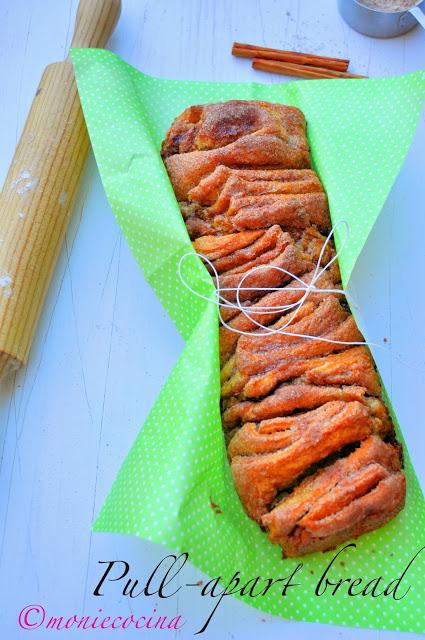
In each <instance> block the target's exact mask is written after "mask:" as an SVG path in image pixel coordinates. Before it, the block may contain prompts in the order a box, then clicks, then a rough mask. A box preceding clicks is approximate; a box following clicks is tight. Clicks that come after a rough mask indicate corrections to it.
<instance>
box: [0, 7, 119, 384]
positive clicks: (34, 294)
mask: <svg viewBox="0 0 425 640" xmlns="http://www.w3.org/2000/svg"><path fill="white" fill-rule="evenodd" d="M120 10H121V2H120V0H80V4H79V7H78V11H77V18H76V21H75V29H74V36H73V39H72V44H71V46H72V47H104V46H105V45H106V43H107V41H108V39H109V37H110V35H111V33H112V31H113V29H114V27H115V24H116V23H117V20H118V17H119V14H120ZM88 150H89V139H88V135H87V131H86V127H85V123H84V118H83V114H82V111H81V107H80V103H79V99H78V92H77V87H76V84H75V79H74V73H73V70H72V66H71V63H70V61H69V60H68V59H67V60H64V61H63V62H57V63H54V64H51V65H49V66H48V67H47V68H46V69H45V71H44V73H43V76H42V78H41V80H40V84H39V87H38V89H37V91H36V95H35V98H34V100H33V103H32V106H31V110H30V113H29V115H28V118H27V121H26V124H25V127H24V131H23V133H22V135H21V138H20V141H19V144H18V146H17V149H16V151H15V155H14V157H13V160H12V163H11V165H10V168H9V172H8V174H7V177H6V181H5V184H4V187H3V191H2V193H1V196H0V377H2V376H3V375H4V374H6V373H7V372H9V371H11V370H14V369H16V368H18V367H19V366H20V365H22V364H24V363H25V362H26V361H27V358H28V353H29V350H30V347H31V342H32V338H33V335H34V331H35V328H36V325H37V321H38V318H39V316H40V313H41V309H42V306H43V302H44V299H45V296H46V292H47V289H48V286H49V283H50V279H51V276H52V273H53V270H54V267H55V264H56V261H57V257H58V255H59V251H60V249H61V246H62V242H63V239H64V237H65V233H66V229H67V227H68V222H69V217H70V214H71V212H72V207H73V204H74V201H75V197H76V194H77V189H78V185H79V181H80V178H81V175H82V172H83V170H84V166H85V161H86V158H87V154H88Z"/></svg>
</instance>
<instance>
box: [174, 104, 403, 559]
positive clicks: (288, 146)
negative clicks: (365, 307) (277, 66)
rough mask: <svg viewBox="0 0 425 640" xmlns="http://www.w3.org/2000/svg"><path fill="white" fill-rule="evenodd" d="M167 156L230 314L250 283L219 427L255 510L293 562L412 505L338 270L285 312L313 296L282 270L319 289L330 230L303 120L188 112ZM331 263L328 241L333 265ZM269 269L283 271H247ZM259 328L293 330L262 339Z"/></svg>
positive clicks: (233, 335)
mask: <svg viewBox="0 0 425 640" xmlns="http://www.w3.org/2000/svg"><path fill="white" fill-rule="evenodd" d="M162 157H163V159H164V162H165V166H166V168H167V171H168V174H169V176H170V179H171V182H172V185H173V188H174V192H175V194H176V197H177V200H178V201H179V206H180V209H181V211H182V214H183V217H184V219H185V223H186V227H187V230H188V232H189V235H190V237H191V239H192V241H193V246H194V248H195V250H196V251H197V252H198V253H201V254H203V255H205V256H206V257H208V258H209V260H210V262H211V263H212V264H213V265H214V268H215V270H216V273H217V274H218V280H219V284H220V287H221V288H223V289H226V290H227V291H226V298H227V299H228V300H229V301H230V302H234V301H235V300H236V297H235V296H236V294H235V292H234V291H228V289H232V288H235V287H237V286H238V284H240V282H241V279H242V278H245V280H244V290H241V291H240V300H241V301H243V302H244V305H245V306H248V307H249V317H247V315H245V314H243V313H241V312H240V311H239V310H238V309H237V308H230V307H226V308H224V309H222V317H223V320H224V321H225V323H226V325H227V326H221V327H220V360H221V367H222V368H221V377H222V387H221V389H222V392H221V395H222V422H223V428H224V430H225V433H226V438H227V443H228V455H229V460H230V464H231V469H232V474H233V478H234V482H235V486H236V489H237V491H238V494H239V496H240V499H241V501H242V504H243V506H244V509H245V511H246V512H247V514H248V515H249V516H250V517H251V518H253V519H254V520H256V521H257V522H258V523H259V524H260V526H262V527H263V528H264V529H265V530H266V531H267V533H268V535H269V538H270V540H271V541H272V542H274V543H277V544H279V545H281V547H282V549H283V553H284V555H286V556H300V555H303V554H306V553H310V552H313V551H319V550H327V549H331V548H333V547H334V546H336V545H338V544H340V543H342V542H344V541H346V540H348V539H350V538H352V537H355V536H358V535H360V534H362V533H365V532H367V531H371V530H372V529H376V528H377V527H380V526H381V525H383V524H385V523H386V522H388V520H390V519H391V518H393V517H394V516H395V515H396V514H397V513H398V512H399V511H400V510H401V509H402V508H403V505H404V500H405V476H404V474H403V472H402V470H401V467H402V451H401V446H400V445H399V444H398V443H397V442H396V440H395V436H394V430H393V425H392V423H391V419H390V416H389V414H388V410H387V408H386V406H385V404H384V402H383V400H382V397H381V388H380V383H379V379H378V376H377V373H376V369H375V365H374V362H373V360H372V357H371V354H370V352H369V350H368V348H367V347H366V346H363V345H358V344H350V343H352V342H354V343H358V342H362V341H363V338H362V335H361V333H360V332H359V330H358V328H357V326H356V323H355V320H354V318H353V316H352V315H351V313H350V311H349V309H348V307H347V305H346V302H345V300H344V299H343V298H341V296H340V294H337V293H329V290H332V289H338V288H340V287H341V284H340V274H339V270H338V266H337V263H336V261H335V262H334V263H333V264H332V266H331V267H330V268H329V269H328V270H327V271H326V272H324V273H323V274H322V275H321V277H320V278H319V280H318V281H316V283H315V286H316V287H317V288H318V289H319V290H318V291H314V292H313V293H311V294H310V295H309V296H308V299H307V301H306V302H305V303H304V304H303V305H302V306H301V307H300V308H299V310H298V311H297V312H296V313H295V311H291V310H289V309H286V312H285V311H284V310H283V307H285V308H286V307H287V305H291V304H292V305H293V304H295V303H296V302H298V301H299V300H300V299H301V298H302V296H303V294H304V290H303V289H301V287H300V285H299V283H298V281H297V280H296V279H291V277H290V276H289V275H288V274H286V273H285V271H287V272H290V273H291V274H292V275H293V276H296V277H299V278H302V280H303V281H304V282H305V283H309V282H311V280H312V278H313V277H314V270H315V267H316V264H317V261H318V259H319V256H320V252H321V249H322V247H323V244H324V242H325V239H326V236H327V234H328V233H329V231H330V226H331V223H330V217H329V210H328V203H327V198H326V194H325V192H324V190H323V187H322V184H321V182H320V180H319V178H318V176H317V174H316V173H315V172H314V171H313V170H312V169H311V168H310V157H309V148H308V142H307V137H306V123H305V119H304V116H303V114H302V113H301V111H300V110H299V109H296V108H295V107H288V106H283V105H280V104H271V103H267V102H254V101H238V100H233V101H230V102H224V103H218V104H210V105H197V106H193V107H189V108H188V109H186V110H185V111H184V112H183V113H182V114H181V115H180V116H179V117H178V118H176V120H175V121H174V123H173V125H172V126H171V128H170V129H169V131H168V133H167V136H166V138H165V140H164V142H163V144H162ZM334 255H335V249H334V246H333V244H332V242H330V243H329V244H328V246H327V247H326V249H325V251H324V254H323V257H322V265H323V264H326V263H327V262H329V260H330V259H331V258H332V257H333V256H334ZM259 265H272V266H276V267H280V268H281V269H283V271H279V270H277V269H256V270H254V271H253V272H252V273H249V274H248V273H247V272H248V271H250V270H251V269H253V268H254V267H257V266H259ZM265 288H267V289H272V290H271V291H268V292H267V291H266V292H265V291H264V289H265ZM261 289H262V290H261ZM320 289H323V290H324V291H323V293H322V292H321V291H320ZM271 308H275V310H274V309H273V310H271ZM255 321H256V322H259V323H262V324H263V325H268V326H270V327H273V328H276V329H278V328H279V327H281V326H283V325H286V324H287V323H288V321H289V325H288V326H287V327H286V329H285V331H286V332H287V333H286V334H282V333H272V334H266V335H265V334H264V331H261V330H259V329H258V325H256V324H255ZM238 332H245V333H244V335H242V334H241V333H238ZM246 334H248V335H246ZM291 334H293V335H291ZM303 335H309V336H315V337H317V338H326V339H328V340H334V341H336V342H326V341H324V340H311V339H306V338H304V337H302V336H303ZM341 342H345V343H348V344H341Z"/></svg>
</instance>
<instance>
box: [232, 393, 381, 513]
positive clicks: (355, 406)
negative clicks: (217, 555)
mask: <svg viewBox="0 0 425 640" xmlns="http://www.w3.org/2000/svg"><path fill="white" fill-rule="evenodd" d="M390 428H391V425H390V422H389V420H385V421H382V420H381V419H380V418H376V417H375V416H374V414H373V413H372V411H371V409H370V408H369V407H368V405H365V404H363V403H360V402H329V403H327V404H325V405H323V406H321V407H319V408H318V409H314V410H313V411H310V412H308V413H305V414H299V415H296V416H294V417H285V418H273V419H271V420H264V421H262V422H260V423H259V424H257V425H256V424H254V423H248V424H245V425H244V426H243V427H242V428H241V429H240V430H239V431H238V432H237V433H236V434H235V436H234V437H233V438H232V440H231V441H230V444H229V456H230V458H231V461H232V464H231V468H232V474H233V479H234V482H235V486H236V489H237V491H238V493H239V496H240V498H241V500H242V502H243V504H244V507H245V509H246V511H247V513H248V515H249V516H251V517H252V518H254V519H255V520H257V521H258V520H260V519H261V517H262V516H263V515H264V514H265V513H267V510H268V507H269V506H270V504H271V503H272V501H273V500H274V498H275V497H276V495H277V493H278V491H281V490H282V489H286V488H287V487H288V486H291V485H292V484H293V483H294V482H295V480H297V479H298V477H299V476H300V475H302V474H303V473H305V471H306V470H307V469H308V468H309V467H311V465H313V464H315V463H317V462H319V461H320V460H323V459H324V458H326V457H327V456H329V455H331V454H332V453H335V452H336V451H339V450H341V449H342V448H343V447H345V446H347V445H348V444H352V443H355V442H358V441H361V440H364V439H365V438H367V437H368V436H369V435H371V434H372V433H378V434H380V435H386V434H387V433H388V431H389V430H390Z"/></svg>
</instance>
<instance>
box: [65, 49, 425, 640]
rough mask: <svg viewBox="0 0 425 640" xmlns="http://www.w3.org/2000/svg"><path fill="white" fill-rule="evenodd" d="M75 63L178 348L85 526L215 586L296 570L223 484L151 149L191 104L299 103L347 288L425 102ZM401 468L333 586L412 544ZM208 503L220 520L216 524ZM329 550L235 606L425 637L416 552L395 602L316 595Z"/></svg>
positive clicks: (399, 566)
mask: <svg viewBox="0 0 425 640" xmlns="http://www.w3.org/2000/svg"><path fill="white" fill-rule="evenodd" d="M72 60H73V63H74V68H75V72H76V76H77V82H78V88H79V92H80V97H81V102H82V105H83V110H84V114H85V118H86V121H87V125H88V130H89V133H90V137H91V141H92V145H93V149H94V153H95V156H96V160H97V163H98V166H99V171H100V175H101V177H102V181H103V184H104V187H105V191H106V194H107V197H108V199H109V202H110V204H111V206H112V209H113V211H114V213H115V215H116V217H117V220H118V222H119V224H120V226H121V228H122V230H123V233H124V235H125V237H126V238H127V241H128V243H129V245H130V247H131V249H132V251H133V253H134V255H135V257H136V259H137V260H138V262H139V264H140V266H141V268H142V269H143V273H144V275H145V277H146V279H147V280H148V281H149V283H150V284H151V286H152V287H153V288H154V290H155V292H156V294H157V295H158V297H159V298H160V300H161V302H162V304H163V305H164V307H165V308H166V309H167V311H168V313H169V315H170V317H171V318H172V319H173V321H174V322H175V324H176V326H177V328H178V330H179V331H180V333H181V334H182V336H183V337H184V339H185V347H184V350H183V352H182V353H181V355H180V357H179V359H178V361H177V363H176V365H175V367H174V369H173V371H172V373H171V374H170V376H169V378H168V379H167V381H166V383H165V385H164V387H163V389H162V391H161V393H160V395H159V397H158V399H157V401H156V403H155V405H154V407H153V409H152V410H151V412H150V414H149V416H148V418H147V420H146V422H145V424H144V425H143V428H142V429H141V431H140V433H139V435H138V437H137V439H136V441H135V443H134V445H133V447H132V448H131V451H130V453H129V454H128V456H127V458H126V460H125V462H124V464H123V465H122V468H121V469H120V471H119V474H118V476H117V478H116V480H115V482H114V484H113V486H112V489H111V491H110V493H109V495H108V497H107V500H106V502H105V504H104V506H103V508H102V509H101V512H100V514H99V516H98V518H97V520H96V521H95V523H94V530H95V531H104V532H116V533H125V534H130V535H136V536H140V537H141V538H146V539H149V540H152V541H154V542H157V543H161V544H163V545H165V546H166V547H168V548H170V549H173V550H176V551H177V550H179V551H188V552H189V554H190V558H191V560H192V561H193V562H194V563H195V565H197V566H198V567H199V568H200V569H201V570H202V571H204V572H205V573H207V574H208V575H210V576H212V577H215V576H218V575H222V576H223V577H224V578H225V579H227V580H229V579H230V577H231V576H232V575H233V574H234V572H235V571H237V570H239V571H240V572H241V575H242V578H243V579H244V580H248V579H249V578H253V577H255V576H257V575H260V576H264V577H272V576H273V577H279V576H286V575H288V574H289V573H290V572H291V571H292V570H293V569H294V568H295V566H296V565H297V564H298V560H291V559H285V560H283V559H282V558H281V553H280V549H279V548H278V547H276V546H273V545H272V544H271V543H270V542H269V541H268V539H267V538H266V536H265V535H264V534H263V533H262V532H261V530H260V529H259V528H258V526H257V525H256V524H255V523H253V522H252V521H250V520H249V519H248V518H247V516H246V515H245V514H244V512H243V510H242V507H241V505H240V502H239V500H238V497H237V495H236V493H235V490H234V487H233V484H232V481H231V476H230V472H229V467H228V463H227V458H226V453H225V448H224V440H223V435H222V430H221V423H220V412H219V394H220V384H219V361H218V330H217V328H218V324H217V313H216V309H215V307H214V306H213V305H210V304H209V303H207V302H205V301H203V300H201V299H199V298H196V297H194V296H193V295H192V294H190V292H189V291H188V290H187V289H185V288H184V287H183V285H182V284H181V282H180V280H179V278H178V275H177V265H178V261H179V259H180V257H181V256H182V255H183V254H185V253H187V252H188V251H191V250H192V248H191V244H190V241H189V238H188V236H187V233H186V230H185V227H184V224H183V222H182V219H181V215H180V212H179V209H178V206H177V203H176V200H175V197H174V194H173V191H172V188H171V185H170V182H169V180H168V177H167V174H166V172H165V169H164V166H163V164H162V161H161V158H160V155H159V148H160V143H161V140H162V138H163V136H164V134H165V131H166V130H167V128H168V127H169V125H170V124H171V122H172V120H173V118H174V117H175V116H176V115H178V114H179V113H180V112H181V111H182V110H183V109H184V108H186V107H187V106H189V105H190V104H194V103H202V102H215V101H219V100H229V99H260V100H270V101H276V102H282V103H284V104H290V105H295V106H298V107H300V108H301V109H302V110H303V111H304V113H305V115H306V117H307V121H308V132H309V139H310V143H311V147H312V157H313V162H314V165H315V167H316V168H317V170H318V172H319V174H320V176H321V178H322V180H323V182H324V185H325V188H326V190H327V192H328V196H329V202H330V208H331V215H332V219H333V222H334V223H335V222H336V221H338V220H340V219H345V220H347V221H348V223H349V225H350V230H351V234H350V240H349V243H348V246H347V247H346V249H345V250H344V254H343V255H342V256H341V260H340V266H341V271H342V275H343V280H344V283H345V284H346V283H347V282H348V279H349V277H350V274H351V271H352V269H353V266H354V264H355V262H356V260H357V258H358V256H359V253H360V251H361V249H362V247H363V245H364V243H365V241H366V239H367V237H368V234H369V232H370V230H371V228H372V226H373V224H374V222H375V220H376V218H377V216H378V214H379V212H380V210H381V209H382V206H383V204H384V202H385V198H386V196H387V194H388V192H389V190H390V188H391V186H392V184H393V182H394V179H395V177H396V175H397V173H398V171H399V169H400V166H401V163H402V162H403V159H404V157H405V154H406V152H407V150H408V148H409V145H410V143H411V140H412V137H413V134H414V130H415V127H416V123H417V120H418V117H419V113H420V110H421V107H422V103H423V98H424V94H425V79H424V74H423V73H422V72H418V73H414V74H410V75H407V76H401V77H396V78H385V79H370V80H318V81H302V82H292V83H290V84H273V85H271V86H270V85H266V84H255V83H212V82H192V81H176V80H164V79H159V78H152V77H149V76H146V75H144V74H142V73H140V72H139V71H137V70H136V69H134V68H133V67H131V66H129V65H127V64H126V63H125V62H123V61H122V60H121V59H120V58H119V57H118V56H116V55H114V54H112V53H110V52H108V51H104V50H94V49H92V50H90V49H75V50H73V52H72ZM337 242H338V237H337ZM186 277H187V279H189V280H190V281H191V282H192V283H196V285H195V286H196V287H197V288H198V289H201V290H202V291H203V292H204V293H205V294H206V295H209V294H211V292H212V282H211V280H210V278H209V276H208V274H207V272H206V270H205V269H204V267H203V266H202V264H201V263H200V262H199V261H197V260H191V261H190V264H188V265H187V271H186ZM147 312H148V311H147ZM152 320H154V319H152ZM133 392H134V389H131V388H130V389H129V390H128V393H133ZM117 427H119V425H117ZM399 435H400V433H399ZM406 473H407V477H408V491H407V502H406V507H405V509H404V510H403V512H402V513H401V514H400V515H399V516H398V517H397V518H396V519H394V520H393V521H392V522H390V523H389V524H387V525H386V526H385V527H383V528H381V529H379V530H378V531H374V532H372V533H370V534H367V535H364V536H362V537H360V538H359V539H358V540H357V541H356V543H357V549H356V550H355V551H354V552H347V553H346V557H344V563H343V564H344V566H341V565H340V564H337V565H336V566H335V568H334V569H333V572H332V574H333V578H334V579H339V578H347V577H349V576H351V577H362V578H364V579H365V580H366V581H367V580H372V579H373V578H376V577H377V576H380V575H382V576H384V577H385V579H386V582H389V581H390V580H391V579H394V578H396V577H398V576H400V574H401V573H402V571H403V569H404V568H405V566H406V565H407V563H408V562H409V560H410V559H411V558H412V557H413V555H414V554H415V553H416V552H417V551H418V550H419V549H420V548H421V546H422V545H423V543H424V534H423V532H424V528H425V509H424V499H423V496H422V494H421V491H420V488H419V485H418V482H417V479H416V477H415V474H414V471H413V469H412V466H411V463H410V461H409V459H408V456H407V455H406ZM211 500H212V501H213V502H214V503H215V504H216V505H218V506H219V509H220V511H221V513H219V514H217V513H215V510H214V509H213V508H212V507H211ZM334 553H335V552H329V553H326V554H313V555H310V556H307V557H305V558H303V559H302V561H303V568H302V572H301V574H300V575H299V579H298V580H297V581H298V582H299V583H300V586H298V587H296V588H294V589H292V590H291V589H290V590H289V592H288V595H287V596H286V597H285V598H282V596H281V594H280V592H279V590H278V589H276V590H271V591H269V592H268V593H267V594H266V595H265V596H263V597H260V598H255V599H251V598H249V597H244V598H242V599H244V600H245V602H247V603H249V604H250V605H252V606H254V607H257V608H259V609H262V610H264V611H267V612H269V613H272V614H275V615H278V616H281V617H283V618H287V619H294V620H307V621H317V622H324V623H333V624H343V625H349V626H361V627H375V628H383V629H384V628H385V629H399V630H403V631H414V632H423V631H425V624H424V612H425V611H424V602H423V581H422V580H423V573H424V570H425V566H424V561H423V557H422V556H421V557H419V558H418V559H417V560H416V561H415V563H414V564H413V565H412V566H411V568H410V569H409V573H408V583H409V584H411V585H412V588H411V589H410V592H409V593H408V595H407V596H406V597H405V598H403V599H402V600H399V601H395V600H393V599H391V598H389V597H387V598H384V597H380V598H371V597H349V596H348V595H347V594H346V593H344V592H341V593H337V594H336V595H335V596H330V595H329V594H328V593H326V594H325V595H323V596H321V597H318V596H316V595H315V594H314V588H315V585H316V583H317V581H318V578H319V576H320V575H321V573H322V572H323V571H324V569H325V567H326V566H327V564H328V563H329V561H330V559H331V558H332V557H333V555H334ZM297 577H298V576H297Z"/></svg>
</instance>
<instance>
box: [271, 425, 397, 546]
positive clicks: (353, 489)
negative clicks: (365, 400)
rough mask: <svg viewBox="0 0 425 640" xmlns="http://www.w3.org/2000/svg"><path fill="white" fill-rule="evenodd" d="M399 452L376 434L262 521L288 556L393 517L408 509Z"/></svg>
mask: <svg viewBox="0 0 425 640" xmlns="http://www.w3.org/2000/svg"><path fill="white" fill-rule="evenodd" d="M400 468H401V464H400V451H399V448H397V447H395V446H393V445H391V444H386V443H384V442H383V441H382V440H381V439H380V438H379V437H377V436H370V437H369V438H368V439H366V440H364V441H363V442H362V443H361V445H360V447H358V448H357V449H356V450H355V451H354V452H353V453H351V454H350V455H349V456H347V457H345V458H342V459H340V460H337V461H336V462H334V463H333V464H331V465H329V466H327V467H325V468H324V469H322V470H320V471H318V472H316V473H315V474H313V475H312V476H309V477H307V478H306V479H305V480H304V481H303V482H301V484H299V485H298V487H296V488H295V489H294V491H293V492H292V493H291V494H290V495H289V496H288V497H287V498H283V500H282V501H281V502H280V503H279V504H278V505H277V506H276V507H275V508H274V509H272V511H270V513H268V514H267V515H265V516H263V517H262V524H263V525H264V526H265V527H266V529H267V530H268V533H269V537H270V539H271V540H272V542H275V543H277V544H280V545H281V546H282V548H283V551H284V553H285V555H287V556H297V555H303V554H305V553H311V552H313V551H318V550H326V549H331V548H333V547H335V546H336V545H337V544H340V543H341V542H343V541H345V540H349V539H350V538H352V537H356V536H358V535H360V534H362V533H365V532H366V531H371V530H372V529H375V528H377V527H379V526H381V525H383V524H385V523H386V522H388V520H390V519H391V518H393V517H394V516H395V515H396V514H397V513H398V512H399V511H400V510H401V509H402V508H403V506H404V499H405V477H404V475H403V473H402V472H401V470H400Z"/></svg>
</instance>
